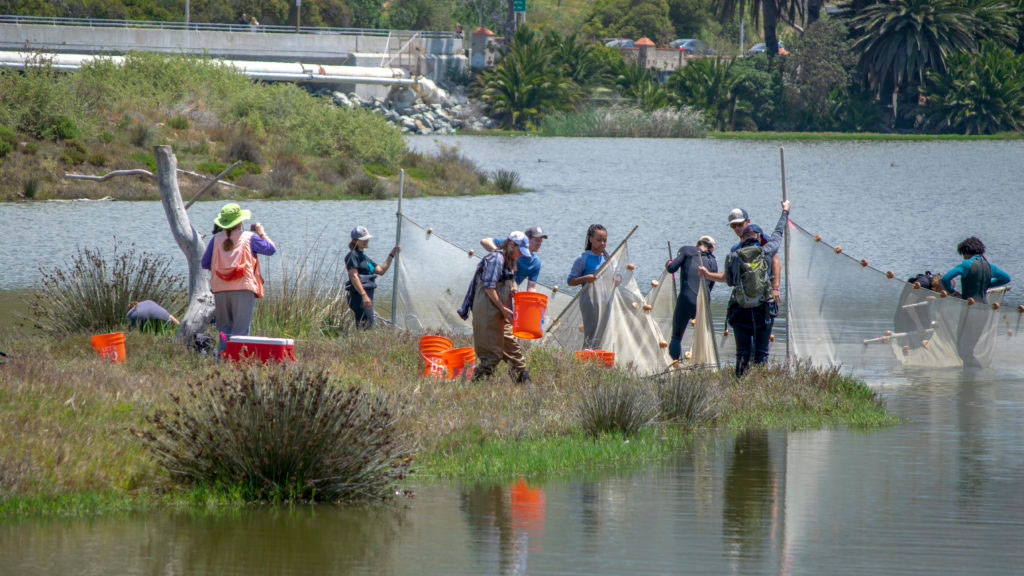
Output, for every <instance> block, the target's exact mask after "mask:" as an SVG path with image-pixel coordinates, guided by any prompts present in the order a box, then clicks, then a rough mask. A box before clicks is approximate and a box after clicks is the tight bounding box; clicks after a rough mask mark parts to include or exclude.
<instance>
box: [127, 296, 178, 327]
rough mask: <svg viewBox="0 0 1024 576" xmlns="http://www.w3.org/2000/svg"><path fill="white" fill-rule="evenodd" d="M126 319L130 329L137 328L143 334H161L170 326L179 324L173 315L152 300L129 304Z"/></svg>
mask: <svg viewBox="0 0 1024 576" xmlns="http://www.w3.org/2000/svg"><path fill="white" fill-rule="evenodd" d="M126 318H128V322H129V323H130V325H131V327H132V328H135V327H136V326H138V328H139V330H141V331H143V332H163V331H164V330H166V329H168V328H169V327H170V326H172V325H173V326H177V325H178V324H181V322H179V321H178V319H177V318H175V317H174V315H173V314H171V313H170V312H168V311H167V310H166V309H164V307H163V306H161V305H159V304H157V303H156V302H154V301H152V300H143V301H142V302H132V303H130V304H129V305H128V314H127V315H126Z"/></svg>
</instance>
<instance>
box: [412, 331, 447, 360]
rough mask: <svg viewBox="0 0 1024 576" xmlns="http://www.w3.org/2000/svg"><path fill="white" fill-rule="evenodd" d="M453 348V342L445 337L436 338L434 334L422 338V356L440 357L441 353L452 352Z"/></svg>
mask: <svg viewBox="0 0 1024 576" xmlns="http://www.w3.org/2000/svg"><path fill="white" fill-rule="evenodd" d="M451 348H452V341H451V340H449V339H448V338H445V337H444V336H434V335H432V334H427V335H426V336H420V355H421V356H424V357H426V356H440V354H441V352H444V351H445V350H451Z"/></svg>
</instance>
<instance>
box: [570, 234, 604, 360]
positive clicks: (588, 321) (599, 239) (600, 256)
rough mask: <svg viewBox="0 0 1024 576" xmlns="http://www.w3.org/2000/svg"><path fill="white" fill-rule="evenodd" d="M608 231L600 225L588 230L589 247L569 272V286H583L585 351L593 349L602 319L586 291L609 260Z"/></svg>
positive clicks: (595, 304)
mask: <svg viewBox="0 0 1024 576" xmlns="http://www.w3.org/2000/svg"><path fill="white" fill-rule="evenodd" d="M607 246H608V231H607V230H605V228H604V226H602V225H600V224H591V225H590V228H587V245H586V248H585V249H584V250H583V253H582V254H580V255H579V256H578V257H577V258H576V260H575V261H574V262H573V263H572V269H571V270H570V271H569V278H568V282H569V286H583V288H584V290H583V294H581V295H580V312H581V313H582V315H583V349H584V350H586V349H590V348H593V347H594V346H595V345H596V344H597V342H595V336H597V325H598V320H599V318H600V310H599V309H598V304H597V303H596V302H594V300H593V298H592V297H591V294H590V291H589V290H586V285H587V284H592V283H593V282H594V281H595V280H597V271H598V270H599V269H600V268H601V265H602V264H604V262H605V260H607V259H608V252H607V251H606V250H605V248H606V247H607Z"/></svg>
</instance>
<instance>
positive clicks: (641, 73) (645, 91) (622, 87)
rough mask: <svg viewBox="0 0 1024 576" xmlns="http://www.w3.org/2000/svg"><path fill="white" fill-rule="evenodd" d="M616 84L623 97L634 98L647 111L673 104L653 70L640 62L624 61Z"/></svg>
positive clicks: (616, 78)
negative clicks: (655, 78)
mask: <svg viewBox="0 0 1024 576" xmlns="http://www.w3.org/2000/svg"><path fill="white" fill-rule="evenodd" d="M615 85H616V86H617V87H618V88H619V92H620V93H621V94H622V96H623V97H626V98H632V99H633V100H635V101H636V103H637V105H638V106H640V108H642V109H644V110H645V111H647V112H651V111H654V110H657V109H659V108H665V107H667V106H669V105H670V104H671V101H670V95H669V93H668V92H667V91H666V90H665V89H664V88H662V86H661V85H660V84H658V83H657V82H655V81H654V76H653V75H652V72H651V70H649V69H647V68H645V67H644V66H643V65H641V64H639V63H636V62H634V63H630V64H627V63H625V62H623V63H622V64H621V65H620V66H619V69H618V71H617V74H616V75H615Z"/></svg>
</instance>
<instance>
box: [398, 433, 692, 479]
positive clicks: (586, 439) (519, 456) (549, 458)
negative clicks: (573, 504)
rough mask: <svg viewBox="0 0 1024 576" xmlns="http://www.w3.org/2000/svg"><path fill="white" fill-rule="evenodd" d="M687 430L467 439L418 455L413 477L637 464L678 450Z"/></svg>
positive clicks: (498, 475)
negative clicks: (462, 443) (628, 434)
mask: <svg viewBox="0 0 1024 576" xmlns="http://www.w3.org/2000/svg"><path fill="white" fill-rule="evenodd" d="M689 438H690V433H689V432H688V431H686V430H683V429H681V428H677V427H674V426H670V427H666V428H663V429H655V428H652V429H647V430H643V431H641V432H640V433H638V434H635V435H632V436H628V437H627V436H624V435H622V434H602V435H600V436H597V437H594V436H590V435H587V434H584V433H582V432H575V433H572V434H567V435H564V436H543V437H539V438H520V439H501V440H491V441H483V442H472V441H470V442H468V443H466V444H464V445H459V446H453V447H452V448H451V449H449V450H444V451H440V450H439V451H434V452H431V453H428V454H426V455H424V456H423V457H421V458H420V460H419V463H418V466H417V467H416V469H415V472H414V478H416V479H424V480H425V479H432V478H457V479H459V480H467V481H476V480H505V479H509V478H515V477H517V476H527V477H536V476H552V475H554V476H558V475H565V474H570V473H577V472H581V471H589V470H601V469H616V468H617V469H626V468H636V467H638V466H641V465H643V464H646V463H650V462H653V461H657V460H660V459H662V458H666V457H668V456H671V455H672V454H677V453H678V452H679V451H680V450H681V449H683V448H685V447H686V446H687V445H688V441H689Z"/></svg>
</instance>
